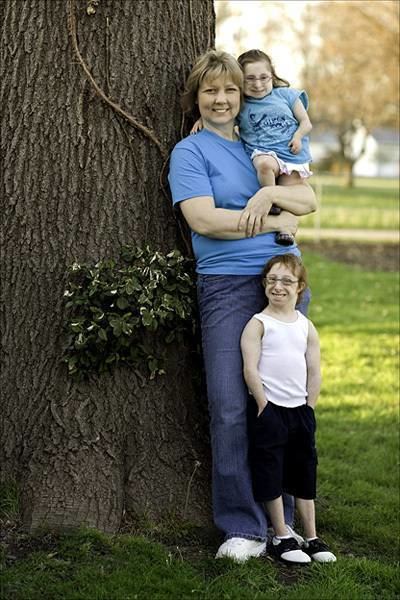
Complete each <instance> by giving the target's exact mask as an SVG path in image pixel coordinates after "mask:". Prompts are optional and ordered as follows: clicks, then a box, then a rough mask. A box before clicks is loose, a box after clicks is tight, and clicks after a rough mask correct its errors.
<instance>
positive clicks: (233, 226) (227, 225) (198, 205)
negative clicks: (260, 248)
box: [180, 196, 298, 240]
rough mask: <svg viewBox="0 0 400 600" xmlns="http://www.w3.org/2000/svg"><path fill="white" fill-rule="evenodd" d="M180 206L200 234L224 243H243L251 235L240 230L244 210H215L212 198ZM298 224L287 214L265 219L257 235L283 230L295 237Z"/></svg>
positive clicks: (192, 228)
mask: <svg viewBox="0 0 400 600" xmlns="http://www.w3.org/2000/svg"><path fill="white" fill-rule="evenodd" d="M180 207H181V211H182V214H183V216H184V217H185V219H186V221H187V223H188V225H189V227H190V229H191V230H192V231H195V232H196V233H199V234H200V235H204V236H206V237H210V238H217V239H221V240H240V239H243V238H245V237H250V236H251V235H252V234H249V235H248V234H247V231H246V229H241V230H239V220H240V218H241V216H242V214H243V211H242V210H230V209H227V208H216V207H215V204H214V199H213V198H212V197H211V196H197V197H195V198H189V199H188V200H183V201H182V202H180ZM297 221H298V219H297V217H295V216H294V215H292V214H290V213H289V212H286V211H283V212H282V213H281V214H280V215H278V216H270V217H269V216H267V217H264V218H263V219H262V223H260V226H259V227H258V231H257V233H256V234H254V235H258V234H260V233H269V232H271V231H277V230H278V229H279V230H280V229H281V228H284V230H285V231H290V233H293V234H295V233H296V231H297Z"/></svg>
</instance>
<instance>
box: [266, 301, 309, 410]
mask: <svg viewBox="0 0 400 600" xmlns="http://www.w3.org/2000/svg"><path fill="white" fill-rule="evenodd" d="M296 314H297V320H296V321H294V323H285V322H284V321H279V320H278V319H275V318H274V317H270V316H269V315H265V314H264V313H258V314H256V315H254V318H255V319H258V320H259V321H261V323H262V324H263V326H264V334H263V337H262V340H261V356H260V361H259V363H258V372H259V374H260V377H261V381H262V383H263V386H264V391H265V396H266V398H267V400H268V402H272V403H273V404H278V405H279V406H285V407H287V408H295V407H296V406H301V405H302V404H305V403H306V397H307V389H306V386H307V365H306V356H305V355H306V350H307V337H308V319H307V318H306V317H305V316H304V315H302V314H301V313H300V312H299V311H298V310H296Z"/></svg>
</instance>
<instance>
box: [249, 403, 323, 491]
mask: <svg viewBox="0 0 400 600" xmlns="http://www.w3.org/2000/svg"><path fill="white" fill-rule="evenodd" d="M254 404H255V403H254ZM315 429H316V421H315V414H314V410H313V409H312V408H311V407H310V406H308V404H303V405H301V406H298V407H296V408H285V407H282V406H277V405H276V404H273V403H272V402H268V404H267V406H266V407H265V409H264V410H263V412H262V413H261V415H260V416H259V417H257V418H253V419H251V422H250V427H249V436H250V453H249V456H250V466H251V471H252V478H253V491H254V498H255V500H257V502H265V501H268V500H274V499H275V498H279V496H281V495H282V493H283V492H286V493H288V494H291V495H292V496H295V497H296V498H304V499H306V500H311V499H313V498H315V496H316V487H317V462H318V460H317V450H316V448H315Z"/></svg>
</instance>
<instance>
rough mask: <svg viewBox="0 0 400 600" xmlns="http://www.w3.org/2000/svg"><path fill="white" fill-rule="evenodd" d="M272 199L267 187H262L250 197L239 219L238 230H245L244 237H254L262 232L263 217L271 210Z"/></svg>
mask: <svg viewBox="0 0 400 600" xmlns="http://www.w3.org/2000/svg"><path fill="white" fill-rule="evenodd" d="M272 203H273V200H272V194H271V193H270V192H269V188H267V187H262V188H261V189H259V190H258V192H256V193H255V194H254V196H252V197H251V198H250V200H249V201H248V203H247V206H246V208H245V209H244V210H243V212H242V215H241V217H240V220H239V224H238V230H239V231H245V232H246V237H254V236H256V235H257V234H258V233H261V232H262V228H263V218H264V217H266V216H267V215H268V213H269V211H270V210H271V206H272Z"/></svg>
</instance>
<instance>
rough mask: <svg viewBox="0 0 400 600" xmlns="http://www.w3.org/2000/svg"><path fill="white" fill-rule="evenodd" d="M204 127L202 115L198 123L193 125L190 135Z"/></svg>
mask: <svg viewBox="0 0 400 600" xmlns="http://www.w3.org/2000/svg"><path fill="white" fill-rule="evenodd" d="M202 129H203V119H202V118H201V117H200V119H197V121H196V123H195V124H194V125H193V127H192V129H191V130H190V135H193V134H194V133H198V132H199V131H201V130H202Z"/></svg>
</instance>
